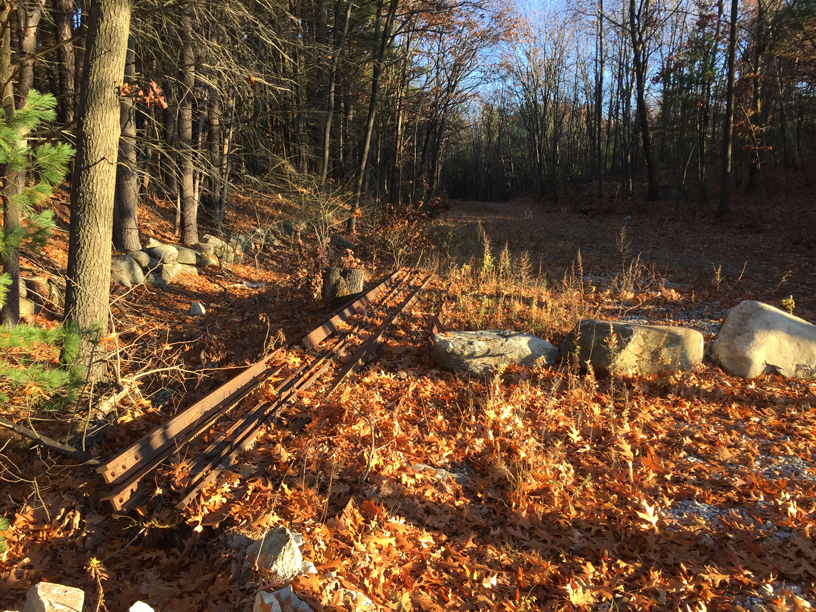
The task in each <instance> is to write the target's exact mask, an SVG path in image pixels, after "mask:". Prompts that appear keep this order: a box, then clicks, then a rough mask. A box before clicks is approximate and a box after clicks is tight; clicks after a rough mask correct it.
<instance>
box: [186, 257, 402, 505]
mask: <svg viewBox="0 0 816 612" xmlns="http://www.w3.org/2000/svg"><path fill="white" fill-rule="evenodd" d="M412 274H413V272H409V273H408V274H407V275H405V276H404V277H403V278H402V279H401V280H400V281H398V282H397V283H396V284H395V285H394V286H393V287H391V289H390V291H389V293H388V295H387V296H386V297H385V298H384V299H383V301H382V304H383V305H385V303H386V302H387V301H388V300H389V299H391V298H393V297H394V296H395V295H396V294H397V293H398V292H399V290H400V287H401V286H402V284H403V282H404V281H406V280H407V281H408V283H406V284H409V283H410V279H411V277H412ZM402 307H403V308H404V305H403V306H402ZM362 327H363V325H362V324H360V325H358V326H357V328H356V329H355V330H353V331H352V332H350V333H349V334H348V335H347V336H346V337H345V338H343V339H341V340H340V341H339V342H338V343H337V345H335V346H334V347H333V348H332V349H331V350H330V351H328V352H326V353H325V354H324V355H322V356H321V357H319V358H318V359H316V360H315V361H313V362H312V363H311V364H310V366H309V368H308V370H306V371H302V370H303V368H301V371H299V372H298V373H296V374H295V375H293V376H292V377H290V379H295V380H289V379H287V381H286V382H285V383H284V385H286V384H288V385H289V386H287V387H286V389H283V386H284V385H281V391H280V392H278V397H276V398H275V399H274V400H273V401H271V402H265V403H262V404H261V405H259V406H258V407H257V408H256V410H255V411H253V412H252V413H251V414H250V415H249V416H248V417H247V418H245V419H242V420H241V421H239V422H238V423H235V424H233V426H232V427H231V428H230V429H229V430H228V431H227V432H226V433H225V434H224V436H223V438H224V439H226V438H228V437H230V436H231V435H233V434H234V433H235V432H236V431H238V428H239V427H240V426H242V425H245V424H246V425H248V428H247V429H245V430H243V431H242V432H239V433H238V435H237V437H236V438H235V439H234V440H233V442H232V443H229V444H225V443H224V440H222V441H220V449H219V448H218V447H219V444H217V443H214V444H211V445H210V447H208V448H207V449H205V450H204V451H203V452H202V453H201V454H200V455H199V457H201V458H202V460H200V461H199V462H198V465H196V466H195V467H194V468H192V469H191V474H193V478H194V479H193V482H192V483H191V484H190V485H189V487H188V489H187V492H186V495H185V496H184V498H183V499H182V500H181V501H180V502H179V503H178V504H177V505H176V510H183V509H184V508H185V507H187V505H189V503H190V502H191V501H192V500H193V499H194V498H195V496H196V495H197V494H198V493H199V491H201V489H202V488H204V487H205V486H206V485H208V484H209V483H211V482H212V481H214V480H215V479H216V478H217V477H218V475H219V474H220V473H221V472H222V471H223V470H225V469H227V468H228V467H229V466H231V465H232V464H233V463H234V461H235V459H236V458H237V456H238V454H239V453H240V452H241V451H244V450H246V449H247V448H248V447H249V446H250V445H251V444H252V443H253V442H254V441H255V439H256V437H257V435H258V434H259V433H260V428H261V427H262V426H263V424H264V423H266V422H267V421H268V420H270V419H271V418H272V417H273V416H274V415H275V414H276V413H277V412H279V411H280V410H281V409H282V408H283V407H284V405H285V404H286V403H287V402H288V401H289V400H291V399H294V397H295V396H297V395H298V394H299V393H300V392H302V391H306V390H307V389H309V388H311V387H312V386H313V385H314V384H315V383H316V382H317V381H318V380H319V379H320V378H321V377H322V376H323V374H324V373H325V372H326V371H327V370H328V369H329V368H330V367H331V365H332V361H333V360H334V358H335V357H336V356H338V355H339V354H340V352H341V350H342V349H343V348H345V346H346V345H347V344H349V339H350V338H351V337H352V336H353V335H354V332H355V331H359V330H360V329H361V328H362ZM318 367H319V368H320V369H319V370H318ZM301 372H302V373H301ZM310 373H311V374H310Z"/></svg>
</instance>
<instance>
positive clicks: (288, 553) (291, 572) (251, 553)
mask: <svg viewBox="0 0 816 612" xmlns="http://www.w3.org/2000/svg"><path fill="white" fill-rule="evenodd" d="M256 562H257V564H258V567H262V568H264V569H267V570H269V571H271V572H273V573H274V574H277V576H278V578H279V579H280V580H282V581H283V582H289V581H291V580H292V579H293V578H294V577H295V576H297V575H298V573H299V572H300V567H301V565H302V564H303V556H302V555H301V554H300V549H299V548H298V547H297V544H295V541H294V538H293V537H292V534H291V533H290V532H289V530H288V529H286V527H276V528H275V529H273V530H272V531H268V532H266V535H265V536H264V537H263V538H261V539H260V540H256V541H255V542H253V543H252V544H251V545H250V546H249V548H248V549H247V552H246V557H245V558H244V568H245V569H246V568H253V567H255V563H256Z"/></svg>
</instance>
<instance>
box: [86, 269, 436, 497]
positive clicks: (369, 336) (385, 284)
mask: <svg viewBox="0 0 816 612" xmlns="http://www.w3.org/2000/svg"><path fill="white" fill-rule="evenodd" d="M431 278H432V275H431V274H424V273H422V272H420V271H418V270H405V269H402V270H398V271H396V272H394V273H393V274H391V275H390V276H388V277H387V278H386V279H385V280H383V281H382V282H380V283H379V284H378V285H376V286H375V287H373V288H372V289H370V290H368V291H367V292H366V293H364V294H363V295H362V296H360V297H358V298H356V299H354V300H353V301H350V302H349V303H347V304H345V305H343V306H341V307H340V308H339V309H337V310H336V311H334V312H333V313H332V314H331V316H330V317H329V318H328V319H327V320H326V321H324V322H323V323H322V324H320V325H318V326H317V327H315V328H313V329H312V330H310V331H308V332H306V333H304V334H302V335H301V336H299V337H297V338H295V339H293V340H292V341H291V342H289V343H287V344H285V345H283V346H280V347H278V348H277V349H275V350H274V351H272V352H271V353H269V354H268V355H266V356H265V357H264V358H263V359H261V360H260V361H258V362H257V363H255V364H254V365H252V366H250V367H248V368H247V369H246V370H244V371H243V372H241V373H240V374H239V375H237V376H236V377H234V378H233V379H231V380H230V381H228V382H227V383H226V384H224V385H222V386H221V387H219V388H218V389H216V390H215V391H213V392H212V393H210V394H209V395H207V396H206V397H204V398H203V399H201V400H200V401H198V402H196V403H195V404H193V405H192V406H190V407H188V408H186V409H185V410H183V411H181V412H179V413H178V414H176V415H175V416H174V417H173V418H171V419H170V420H168V421H167V422H165V423H163V424H162V425H160V426H158V427H156V428H155V429H153V430H152V431H150V432H149V433H147V434H146V435H144V436H143V437H142V438H140V439H139V440H138V441H136V442H134V443H133V444H131V445H130V446H128V447H127V448H124V449H123V450H121V451H120V452H118V453H117V454H116V455H115V456H114V457H112V458H111V459H110V460H108V461H105V462H104V463H102V464H101V465H100V466H99V467H97V472H99V473H100V474H101V475H102V477H103V478H104V479H105V482H106V483H108V485H109V491H108V493H107V495H106V496H104V497H103V499H105V500H107V501H109V502H110V503H111V504H112V505H113V507H114V508H115V509H116V510H118V511H123V512H129V511H131V510H133V509H134V508H136V507H137V506H138V505H139V504H143V503H144V502H145V501H146V500H148V499H149V497H150V495H151V493H152V491H151V487H150V483H151V479H150V478H149V475H150V474H151V473H152V472H153V471H154V470H155V469H156V468H157V467H158V466H159V465H160V464H161V463H162V462H163V461H165V460H166V459H168V458H170V457H172V456H174V455H177V454H181V453H187V454H189V453H190V451H193V455H192V458H191V459H188V460H187V463H188V468H189V469H188V471H187V473H186V477H185V479H184V485H186V486H185V488H184V493H183V497H182V498H181V499H180V500H179V501H178V502H177V503H176V505H175V507H176V509H177V510H182V509H184V508H185V507H186V506H187V505H189V504H190V502H191V501H193V500H194V499H195V498H196V496H197V495H198V494H199V492H200V491H201V489H202V488H204V487H205V486H206V485H207V484H209V483H211V482H213V481H214V480H215V479H216V478H217V477H218V475H219V474H220V473H221V472H223V471H224V470H226V469H228V468H229V467H230V466H231V465H233V464H235V462H236V461H237V460H238V458H239V456H240V454H241V453H242V452H243V451H244V450H246V449H248V448H249V447H250V446H252V444H253V442H254V441H255V439H256V438H257V436H258V435H259V434H260V433H261V431H262V428H263V426H264V425H266V424H269V423H273V422H274V421H276V420H277V419H279V418H280V416H281V414H282V412H283V410H284V409H285V408H286V407H287V406H288V405H290V404H291V403H292V402H293V401H294V400H295V399H296V398H297V397H298V396H299V394H301V393H302V392H304V391H306V390H307V389H309V388H310V387H312V386H313V385H314V384H315V383H317V382H318V381H320V380H323V379H324V378H325V379H328V376H329V374H333V378H332V380H331V383H330V384H329V386H328V387H327V389H326V391H325V392H324V395H325V396H326V397H328V396H329V395H331V394H332V393H333V392H334V391H335V390H336V389H337V388H338V387H339V386H340V384H341V383H342V382H343V381H344V380H345V379H346V378H347V377H348V376H349V375H350V374H352V373H353V372H356V371H358V370H360V369H361V368H362V367H363V366H364V365H365V364H366V363H368V362H370V361H371V360H372V359H373V358H374V357H375V356H376V354H377V352H378V351H379V349H380V348H381V347H382V345H383V342H384V336H385V334H386V333H387V332H388V330H389V328H390V327H391V325H392V324H393V323H394V322H395V321H396V320H397V318H398V317H399V315H400V314H401V313H403V312H404V311H405V310H406V309H407V308H408V307H409V306H410V305H411V304H412V303H413V302H414V300H415V299H416V298H417V297H418V295H419V294H420V292H422V291H423V290H424V289H426V288H427V286H428V284H429V283H430V281H431ZM377 321H381V322H380V323H379V324H377ZM434 325H435V327H438V326H439V325H440V323H439V318H438V317H437V319H436V320H435V324H434ZM290 350H296V351H298V353H301V356H302V359H299V360H297V361H299V362H301V363H302V365H298V366H293V365H292V360H285V359H284V356H285V352H286V351H290ZM279 377H283V378H282V380H280V378H279ZM271 379H277V380H278V382H276V383H275V384H274V386H271V385H269V384H268V381H270V380H271ZM269 387H271V388H269ZM259 390H262V391H263V393H262V394H260V395H261V397H260V398H259V399H258V400H257V401H254V403H253V402H249V403H250V407H249V409H243V410H235V411H233V409H235V408H237V407H238V406H239V405H240V406H243V405H245V404H246V403H247V402H242V400H244V399H245V398H248V397H254V396H253V395H252V394H253V393H256V392H257V391H259ZM256 394H257V393H256ZM232 412H235V413H239V412H240V414H237V416H235V417H233V419H232V421H231V422H230V423H228V424H226V425H223V426H222V427H221V430H220V432H219V433H216V434H215V436H214V438H213V439H212V440H211V441H210V442H209V443H208V444H207V445H206V446H205V447H204V448H203V449H201V448H195V449H193V448H192V446H193V442H194V441H196V440H197V439H198V438H200V437H201V436H202V434H204V433H205V432H210V431H212V430H213V429H214V428H215V427H216V425H218V424H219V421H221V420H225V417H226V416H227V415H230V416H232V415H231V413H232ZM198 446H199V447H200V446H201V445H200V444H199V445H198ZM154 489H155V486H154Z"/></svg>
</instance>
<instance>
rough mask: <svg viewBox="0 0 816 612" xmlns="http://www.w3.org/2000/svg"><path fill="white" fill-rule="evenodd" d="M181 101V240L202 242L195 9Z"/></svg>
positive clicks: (185, 39) (187, 23)
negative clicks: (195, 159)
mask: <svg viewBox="0 0 816 612" xmlns="http://www.w3.org/2000/svg"><path fill="white" fill-rule="evenodd" d="M181 32H182V48H181V86H182V92H181V102H180V104H179V141H180V144H181V164H180V166H181V241H182V242H183V243H184V244H186V245H192V244H195V243H196V242H198V222H197V215H198V202H196V198H195V184H194V177H193V166H194V164H193V157H194V151H193V89H194V87H195V54H194V53H193V37H192V32H193V15H192V8H191V7H188V8H187V9H185V11H184V14H183V15H182V17H181Z"/></svg>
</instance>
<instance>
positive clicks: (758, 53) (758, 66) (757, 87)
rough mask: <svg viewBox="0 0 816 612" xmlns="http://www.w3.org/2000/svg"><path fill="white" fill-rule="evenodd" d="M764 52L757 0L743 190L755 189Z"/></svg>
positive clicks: (761, 7) (762, 13) (760, 7)
mask: <svg viewBox="0 0 816 612" xmlns="http://www.w3.org/2000/svg"><path fill="white" fill-rule="evenodd" d="M764 52H765V5H764V4H763V0H757V17H756V30H755V34H754V65H753V69H754V74H753V81H754V91H753V94H752V96H751V118H750V122H749V125H750V126H751V131H752V142H751V165H750V166H748V184H747V185H746V186H745V190H746V191H748V192H751V191H754V190H756V187H757V176H758V174H759V165H760V158H759V150H760V147H761V146H762V141H763V140H764V139H763V136H762V133H763V130H764V128H765V121H764V117H763V109H762V55H763V53H764Z"/></svg>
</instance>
